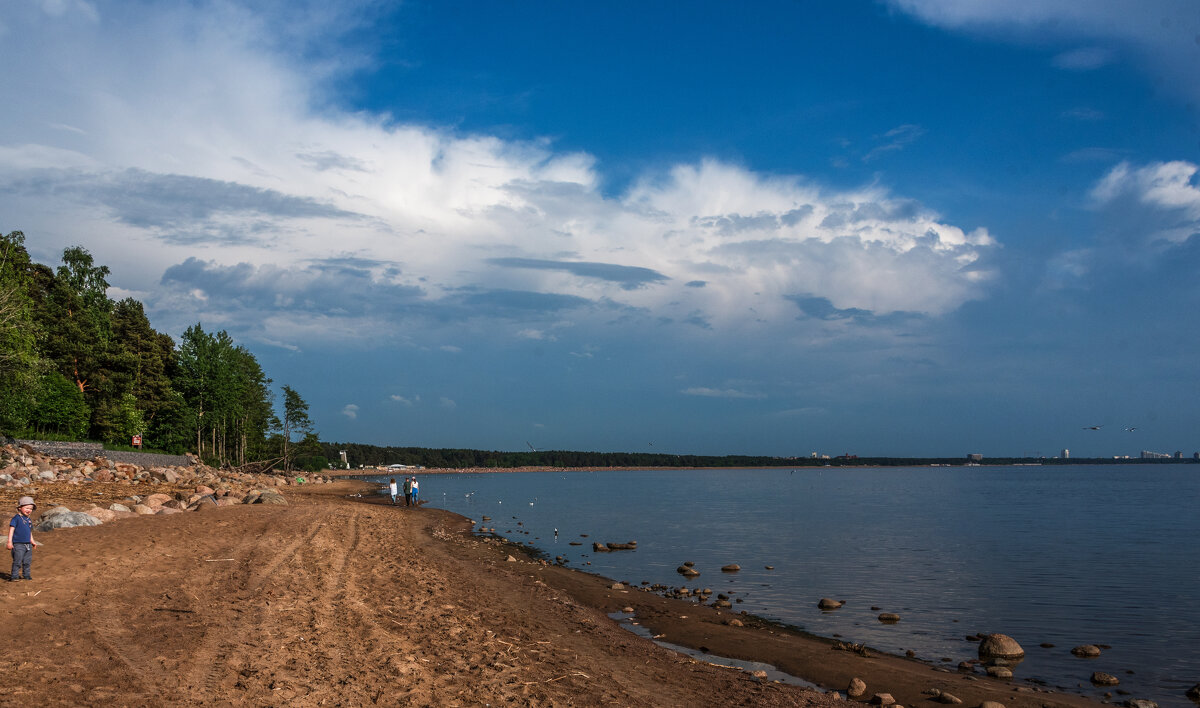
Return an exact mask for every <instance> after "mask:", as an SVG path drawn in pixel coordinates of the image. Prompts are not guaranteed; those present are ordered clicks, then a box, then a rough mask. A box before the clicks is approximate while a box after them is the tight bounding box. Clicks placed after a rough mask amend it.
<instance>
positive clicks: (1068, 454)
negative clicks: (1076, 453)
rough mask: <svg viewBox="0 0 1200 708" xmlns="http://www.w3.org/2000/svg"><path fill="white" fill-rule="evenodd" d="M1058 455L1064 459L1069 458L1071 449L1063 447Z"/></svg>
mask: <svg viewBox="0 0 1200 708" xmlns="http://www.w3.org/2000/svg"><path fill="white" fill-rule="evenodd" d="M1059 457H1061V458H1063V459H1064V460H1069V459H1071V451H1070V450H1068V449H1067V448H1065V447H1064V448H1063V451H1062V455H1059Z"/></svg>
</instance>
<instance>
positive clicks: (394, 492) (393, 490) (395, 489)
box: [388, 477, 400, 506]
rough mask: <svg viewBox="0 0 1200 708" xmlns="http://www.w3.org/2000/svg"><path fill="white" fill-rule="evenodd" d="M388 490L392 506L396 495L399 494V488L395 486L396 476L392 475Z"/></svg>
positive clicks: (394, 503)
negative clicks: (390, 494)
mask: <svg viewBox="0 0 1200 708" xmlns="http://www.w3.org/2000/svg"><path fill="white" fill-rule="evenodd" d="M388 491H389V492H391V493H392V506H396V496H397V495H398V494H400V489H399V488H398V487H397V486H396V478H395V477H392V481H391V483H390V484H388Z"/></svg>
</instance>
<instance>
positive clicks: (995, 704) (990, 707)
mask: <svg viewBox="0 0 1200 708" xmlns="http://www.w3.org/2000/svg"><path fill="white" fill-rule="evenodd" d="M979 708H1007V706H1005V705H1004V704H1003V703H1001V702H1000V701H983V702H982V703H980V704H979Z"/></svg>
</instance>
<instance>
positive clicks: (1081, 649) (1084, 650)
mask: <svg viewBox="0 0 1200 708" xmlns="http://www.w3.org/2000/svg"><path fill="white" fill-rule="evenodd" d="M1071 653H1072V654H1074V655H1075V656H1080V657H1083V658H1085V659H1094V658H1096V657H1097V656H1100V647H1098V646H1096V645H1095V644H1084V645H1082V646H1078V647H1075V648H1074V649H1072V650H1071Z"/></svg>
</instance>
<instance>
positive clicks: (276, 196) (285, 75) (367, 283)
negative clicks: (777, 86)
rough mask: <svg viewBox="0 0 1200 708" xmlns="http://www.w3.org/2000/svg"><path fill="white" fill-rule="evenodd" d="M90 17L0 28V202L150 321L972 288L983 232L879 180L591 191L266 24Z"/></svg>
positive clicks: (705, 306) (671, 181) (731, 177)
mask: <svg viewBox="0 0 1200 708" xmlns="http://www.w3.org/2000/svg"><path fill="white" fill-rule="evenodd" d="M60 5H61V6H62V7H64V8H70V7H74V5H71V3H67V2H65V1H64V2H62V3H60ZM56 7H57V5H56ZM94 8H95V10H96V16H95V18H88V17H85V16H84V15H86V14H87V13H82V14H81V13H80V12H75V13H71V12H64V13H60V14H58V15H51V14H47V13H44V12H37V11H32V10H29V11H24V12H15V13H14V15H13V17H11V18H8V19H7V22H8V24H9V29H10V30H11V32H10V35H9V36H8V37H6V41H5V42H3V43H0V61H3V62H4V63H5V65H7V66H16V65H20V66H22V67H23V70H22V71H20V72H2V73H0V96H4V97H5V98H8V99H9V100H10V102H12V101H16V100H17V99H18V98H19V99H20V100H19V103H20V104H21V110H19V111H4V112H0V213H4V214H5V218H6V220H7V221H8V223H10V224H12V225H14V227H17V228H21V229H23V230H24V231H25V232H26V233H28V234H30V235H31V242H33V243H34V244H35V245H34V256H35V257H37V258H40V259H43V260H45V261H51V260H53V259H54V258H55V257H56V256H57V254H58V252H60V251H61V249H62V248H63V247H64V246H67V245H72V244H74V243H78V242H80V241H81V240H84V239H85V238H86V241H87V242H86V244H85V245H87V247H88V248H89V249H90V250H91V251H92V252H93V253H94V254H95V256H96V258H97V260H98V261H99V262H102V263H108V264H111V265H113V278H112V280H113V282H114V283H115V284H117V285H119V286H120V287H122V288H124V289H126V290H131V291H138V292H143V293H146V295H145V301H146V303H147V307H148V309H149V310H150V312H151V313H152V314H153V315H154V316H155V321H156V324H157V323H164V324H160V326H166V327H167V328H169V329H172V330H181V329H182V328H183V327H185V326H187V325H188V324H190V323H192V322H194V321H195V319H196V316H197V315H201V316H203V317H204V318H205V321H206V322H212V323H214V324H217V325H219V326H223V327H229V328H230V329H231V330H233V331H235V332H238V333H240V334H242V335H243V336H248V337H253V338H257V339H258V340H259V341H268V340H269V341H271V342H273V343H276V344H277V345H279V346H286V347H294V346H298V343H299V342H312V341H320V340H325V341H346V340H363V339H364V333H369V337H366V338H367V339H369V340H370V341H381V342H383V341H388V340H406V341H407V340H413V341H415V340H418V339H420V338H422V331H421V329H420V328H421V327H422V326H424V325H429V326H441V325H442V324H443V323H447V322H463V321H468V320H470V321H474V322H479V321H488V320H495V321H499V322H502V323H503V331H508V332H518V333H520V336H522V337H526V338H538V337H541V338H547V339H548V338H551V337H552V336H553V335H550V334H548V332H550V331H551V330H550V328H555V329H554V331H560V330H563V329H566V328H571V327H581V326H591V327H595V326H599V325H602V324H607V323H610V322H614V321H618V320H619V321H631V320H637V319H639V318H640V319H641V320H643V321H646V322H654V323H666V324H667V325H670V324H676V325H679V326H681V327H684V328H688V331H689V332H695V333H700V332H709V333H712V334H714V335H722V334H734V333H736V332H738V331H739V330H742V329H745V328H747V327H752V326H761V325H766V326H770V325H775V326H779V325H785V326H796V324H795V323H796V321H797V319H796V318H797V315H798V314H799V312H798V310H797V307H796V305H795V302H796V300H795V298H796V297H806V298H822V299H824V300H827V301H828V302H829V303H830V305H831V306H832V307H833V308H836V309H838V310H850V309H853V310H864V311H869V312H871V313H876V314H887V313H893V312H911V313H922V314H928V315H935V316H936V315H940V314H944V313H947V312H949V311H952V310H954V309H955V308H957V307H958V306H960V305H961V304H962V303H964V302H965V301H968V300H972V299H976V298H980V297H983V296H984V295H985V294H986V292H987V285H988V281H989V278H990V277H991V272H990V270H989V269H988V267H987V266H986V265H985V264H986V258H985V256H986V255H987V254H988V252H989V251H990V250H991V249H992V248H994V247H995V245H996V244H995V242H994V240H993V239H992V237H991V236H990V235H989V234H988V232H987V231H986V229H983V228H978V227H974V226H967V227H964V226H960V225H955V224H952V223H948V222H947V221H946V220H945V219H943V218H942V217H941V216H940V215H939V214H937V213H936V212H935V211H933V210H932V209H930V208H928V207H925V206H924V205H921V204H919V203H916V202H914V201H912V200H910V199H906V198H905V197H904V196H903V195H900V194H895V193H893V192H892V191H891V190H889V189H888V188H886V187H884V186H879V185H868V186H864V187H861V188H858V189H830V188H826V187H822V186H821V185H819V184H814V183H812V182H811V181H809V180H807V179H806V178H804V177H803V176H800V175H793V176H786V175H785V176H778V175H770V176H768V175H763V174H759V173H756V172H754V171H753V170H750V169H747V168H744V167H739V166H734V165H730V164H726V163H723V162H720V161H716V160H706V159H703V158H702V157H699V156H697V157H696V158H695V159H694V160H692V161H688V162H684V163H682V164H676V165H669V166H660V167H659V168H655V169H651V170H649V171H647V172H646V173H645V174H643V175H642V176H641V177H640V178H638V179H635V180H634V181H633V183H632V186H631V187H629V188H628V189H627V190H626V191H625V192H623V193H620V194H615V195H611V194H606V193H604V192H603V191H602V190H601V189H600V184H601V182H602V181H603V180H602V179H601V175H600V174H599V173H598V172H597V167H596V161H595V160H594V158H593V157H592V156H590V155H588V154H585V153H582V152H577V151H562V150H559V149H557V148H556V147H555V146H554V144H553V143H552V142H551V141H548V140H534V141H513V140H507V139H504V138H500V137H496V136H492V135H486V134H462V133H460V132H457V131H454V130H452V129H449V128H440V127H437V126H429V125H413V124H403V123H397V122H395V121H393V120H392V119H391V118H390V117H389V116H386V115H373V114H369V113H362V112H349V111H342V110H339V109H338V108H337V107H336V105H330V104H329V103H327V102H326V100H325V97H324V92H323V88H322V87H323V85H324V84H323V82H324V81H326V80H327V79H328V78H329V77H330V76H336V75H337V71H338V70H339V66H338V65H337V62H332V61H326V62H322V63H319V64H317V65H314V64H312V63H305V61H302V60H301V59H299V58H298V57H299V56H303V55H304V53H303V52H294V51H284V49H283V47H286V46H288V42H291V41H293V40H294V41H295V42H296V43H299V44H300V45H302V46H306V47H308V46H310V45H312V44H314V43H315V40H314V39H313V35H315V34H316V30H315V29H314V27H313V26H310V25H309V24H307V23H306V22H304V21H302V19H298V18H291V15H290V14H287V13H281V14H280V16H279V17H275V16H272V17H264V16H260V15H256V14H255V13H254V12H251V11H250V10H248V9H246V8H243V7H239V6H238V5H236V4H234V3H208V2H199V3H194V4H193V3H163V4H155V5H148V6H144V7H142V8H141V11H139V12H136V13H135V12H130V11H128V10H127V9H126V8H125V7H124V6H123V5H121V4H119V3H104V2H99V3H96V4H95V6H94ZM329 12H334V13H336V11H334V10H330V11H329ZM281 17H288V18H291V19H289V20H288V23H284V24H283V25H280V21H281ZM321 17H322V22H323V23H324V24H326V25H331V24H336V23H337V22H338V21H341V20H343V19H344V18H343V17H342V16H340V15H336V14H335V16H334V17H332V18H329V17H326V16H325V15H321ZM346 22H352V21H351V20H346ZM314 24H315V22H314ZM279 26H282V27H283V29H279ZM306 33H308V34H306ZM318 49H319V48H318ZM313 54H314V55H317V56H321V52H320V51H318V50H316V49H315V50H314V51H313ZM344 61H351V62H353V58H351V59H349V60H344ZM48 86H52V87H54V90H53V91H45V90H42V88H43V87H48ZM64 125H69V126H71V129H70V130H63V129H62V126H64ZM920 132H921V131H920V128H918V127H917V126H900V127H899V128H896V129H895V130H893V131H891V132H890V133H888V134H887V135H885V136H883V139H885V142H884V144H882V145H881V146H880V147H879V148H878V149H882V150H887V151H891V150H898V149H900V148H902V147H903V146H904V145H906V144H908V143H910V142H911V141H912V140H915V139H916V138H917V137H918V136H919V135H920ZM698 284H702V285H703V287H698ZM750 312H753V313H754V314H753V316H752V317H751V316H748V313H750ZM176 320H177V321H176ZM867 321H870V320H869V318H865V317H862V318H857V319H856V320H855V322H867ZM430 323H432V325H430ZM437 334H438V335H439V336H440V335H445V332H438V333H437ZM443 341H444V340H443ZM443 350H444V351H450V352H454V351H457V348H446V347H443Z"/></svg>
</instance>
